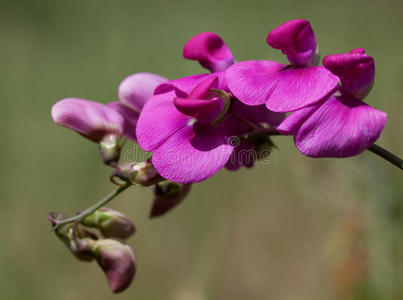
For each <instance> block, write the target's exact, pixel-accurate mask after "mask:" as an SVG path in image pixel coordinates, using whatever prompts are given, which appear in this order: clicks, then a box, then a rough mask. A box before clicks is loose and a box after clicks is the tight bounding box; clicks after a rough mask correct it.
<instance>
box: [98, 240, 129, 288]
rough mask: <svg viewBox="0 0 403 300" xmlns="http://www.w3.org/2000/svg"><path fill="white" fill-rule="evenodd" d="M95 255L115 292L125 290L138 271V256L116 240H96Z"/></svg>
mask: <svg viewBox="0 0 403 300" xmlns="http://www.w3.org/2000/svg"><path fill="white" fill-rule="evenodd" d="M92 251H93V255H94V257H95V259H96V260H97V262H98V264H99V266H100V267H101V268H102V270H103V271H104V272H105V275H106V278H107V279H108V283H109V286H110V288H111V290H112V291H113V292H114V293H119V292H121V291H123V290H125V289H126V288H127V287H128V286H129V285H130V283H131V282H132V280H133V277H134V274H135V272H136V258H135V257H134V253H133V251H132V249H131V248H130V247H129V246H128V245H125V244H122V243H120V242H118V241H116V240H112V239H105V240H98V241H95V242H94V244H93V248H92Z"/></svg>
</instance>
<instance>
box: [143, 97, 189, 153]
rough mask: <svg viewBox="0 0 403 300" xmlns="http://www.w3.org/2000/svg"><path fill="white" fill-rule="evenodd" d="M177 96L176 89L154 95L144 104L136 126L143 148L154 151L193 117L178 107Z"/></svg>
mask: <svg viewBox="0 0 403 300" xmlns="http://www.w3.org/2000/svg"><path fill="white" fill-rule="evenodd" d="M176 97H177V95H176V93H175V91H171V92H168V93H165V94H159V95H154V96H153V97H151V98H150V99H149V100H148V101H147V102H146V104H145V105H144V107H143V110H142V111H141V114H140V117H139V120H138V122H137V128H136V135H137V141H138V143H139V145H140V147H141V148H142V149H143V150H145V151H154V150H155V149H157V148H158V147H159V146H160V145H161V144H162V143H164V142H165V141H166V140H167V139H168V138H169V137H170V136H171V135H172V134H174V133H175V132H177V131H178V130H179V129H181V128H183V127H184V126H186V125H187V123H188V122H189V120H190V119H191V117H189V116H186V115H184V114H182V113H180V112H179V111H178V110H177V109H176V107H175V105H174V98H176Z"/></svg>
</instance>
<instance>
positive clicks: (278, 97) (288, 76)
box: [266, 66, 339, 112]
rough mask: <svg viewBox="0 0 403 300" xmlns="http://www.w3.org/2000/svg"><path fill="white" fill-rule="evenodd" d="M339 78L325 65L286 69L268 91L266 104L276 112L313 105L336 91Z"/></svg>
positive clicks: (279, 74)
mask: <svg viewBox="0 0 403 300" xmlns="http://www.w3.org/2000/svg"><path fill="white" fill-rule="evenodd" d="M338 81H339V79H338V78H337V77H336V76H334V75H333V74H332V73H330V72H329V71H328V70H326V69H325V68H324V67H321V66H319V67H309V68H296V69H289V70H284V71H281V72H280V73H278V75H277V76H276V80H275V83H274V84H272V86H271V89H270V90H269V91H267V92H266V95H267V96H266V100H267V102H266V106H267V108H268V109H270V110H272V111H276V112H289V111H293V110H297V109H299V108H303V107H305V106H309V105H312V104H314V103H316V102H318V101H320V100H321V99H322V98H324V97H325V96H327V95H329V94H330V93H332V92H334V91H335V89H336V87H337V83H338Z"/></svg>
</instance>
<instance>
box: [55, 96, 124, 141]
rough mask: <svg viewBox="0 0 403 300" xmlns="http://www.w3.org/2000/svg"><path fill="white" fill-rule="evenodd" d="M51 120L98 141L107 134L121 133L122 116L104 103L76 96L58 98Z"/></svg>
mask: <svg viewBox="0 0 403 300" xmlns="http://www.w3.org/2000/svg"><path fill="white" fill-rule="evenodd" d="M51 113H52V118H53V121H54V122H55V123H57V124H59V125H62V126H64V127H67V128H70V129H73V130H74V131H76V132H78V133H80V134H81V135H83V136H85V137H87V138H88V139H90V140H92V141H94V142H99V141H100V140H102V138H103V137H104V136H105V135H107V134H116V135H121V134H122V133H123V125H124V120H123V117H122V116H121V115H120V114H119V113H117V112H116V111H114V110H113V109H111V108H109V107H108V106H106V105H105V104H101V103H97V102H94V101H90V100H83V99H78V98H66V99H63V100H60V101H59V102H57V103H56V104H55V105H53V107H52V112H51Z"/></svg>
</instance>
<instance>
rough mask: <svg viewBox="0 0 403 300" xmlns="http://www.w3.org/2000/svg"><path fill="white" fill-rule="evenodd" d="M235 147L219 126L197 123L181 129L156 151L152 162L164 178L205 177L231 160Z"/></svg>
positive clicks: (187, 179)
mask: <svg viewBox="0 0 403 300" xmlns="http://www.w3.org/2000/svg"><path fill="white" fill-rule="evenodd" d="M232 150H233V147H232V146H230V145H228V144H227V136H226V135H225V134H223V133H222V132H221V131H220V130H219V129H218V128H217V127H211V126H208V125H203V124H199V123H196V124H194V126H185V127H183V128H182V129H181V130H179V131H177V132H176V133H175V134H174V135H172V137H170V138H169V139H168V140H167V141H166V142H165V143H163V144H162V145H161V146H160V147H159V148H158V149H157V150H156V151H155V152H154V154H153V156H152V162H153V165H154V167H155V168H156V170H157V171H158V172H159V173H160V174H161V176H162V177H164V178H166V179H168V180H171V181H174V182H179V183H193V182H199V181H202V180H205V179H207V178H209V177H211V176H213V175H214V174H215V173H217V172H218V171H219V170H220V169H221V168H222V167H224V165H225V164H226V162H227V161H228V159H229V157H230V156H231V153H232Z"/></svg>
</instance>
